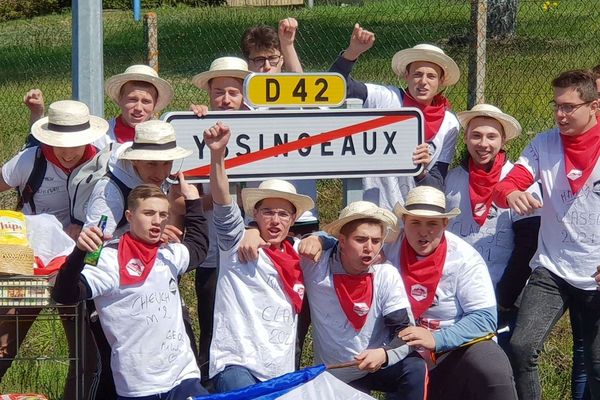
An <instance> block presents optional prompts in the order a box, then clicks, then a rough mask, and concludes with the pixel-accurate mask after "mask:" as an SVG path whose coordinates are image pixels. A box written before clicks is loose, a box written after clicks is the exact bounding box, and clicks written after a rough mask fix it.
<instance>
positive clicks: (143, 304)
mask: <svg viewBox="0 0 600 400" xmlns="http://www.w3.org/2000/svg"><path fill="white" fill-rule="evenodd" d="M188 265H189V252H188V250H187V248H186V247H185V246H184V245H182V244H169V245H163V246H162V247H161V248H160V249H159V251H158V255H157V257H156V261H155V264H154V267H153V268H152V271H150V274H148V277H147V278H146V281H145V282H144V283H143V284H136V285H128V286H121V285H120V278H119V266H118V260H117V241H112V242H108V243H107V244H106V245H105V247H104V248H103V249H102V253H101V255H100V259H99V261H98V265H97V266H95V267H94V266H90V265H86V266H85V268H84V269H83V272H82V275H83V276H84V277H85V278H86V280H87V283H88V284H89V286H90V288H91V291H92V298H93V299H94V302H95V304H96V309H97V310H98V315H99V317H100V321H101V323H102V329H103V330H104V334H105V335H106V339H107V340H108V343H109V344H110V347H111V367H112V371H113V377H114V380H115V386H116V390H117V393H118V394H119V395H120V396H125V397H142V396H149V395H151V394H156V393H164V392H168V391H169V390H171V389H172V388H173V387H175V386H177V385H178V384H179V383H181V381H183V380H185V379H191V378H198V379H199V378H200V371H199V370H198V366H197V364H196V359H195V357H194V353H193V352H192V349H191V346H190V341H189V338H188V335H187V334H186V331H185V326H184V324H183V317H182V312H181V299H180V295H179V289H178V286H177V279H178V277H179V276H180V275H182V274H183V273H184V272H185V271H186V270H187V268H188Z"/></svg>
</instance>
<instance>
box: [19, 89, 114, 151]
mask: <svg viewBox="0 0 600 400" xmlns="http://www.w3.org/2000/svg"><path fill="white" fill-rule="evenodd" d="M107 131H108V122H106V121H105V120H104V119H102V118H100V117H96V116H94V115H90V109H89V108H88V106H86V105H85V104H84V103H82V102H79V101H75V100H61V101H55V102H54V103H52V104H50V107H48V116H47V117H44V118H42V119H39V120H37V121H36V122H35V123H34V124H33V125H32V126H31V134H32V135H33V137H34V138H36V139H37V140H39V141H40V142H42V143H44V144H47V145H49V146H56V147H77V146H84V145H86V144H89V143H92V142H94V141H96V140H98V139H100V138H101V137H102V136H104V135H105V134H106V132H107Z"/></svg>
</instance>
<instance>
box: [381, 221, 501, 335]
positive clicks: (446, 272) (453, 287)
mask: <svg viewBox="0 0 600 400" xmlns="http://www.w3.org/2000/svg"><path fill="white" fill-rule="evenodd" d="M445 235H446V241H447V245H448V248H447V251H446V261H445V263H444V269H443V270H442V277H441V278H440V282H439V284H438V286H437V289H436V291H435V297H434V300H433V303H432V305H431V307H429V309H428V310H427V311H425V312H424V313H423V314H422V315H421V320H424V321H428V322H430V323H431V325H432V326H436V325H437V326H438V327H439V328H445V327H448V326H452V325H454V324H455V323H456V322H457V321H459V320H460V319H461V318H462V317H463V315H464V314H467V313H469V312H472V311H476V310H481V309H484V308H490V307H496V297H495V296H494V287H493V285H492V280H491V279H490V274H489V272H488V269H487V266H486V265H485V262H484V261H483V259H482V258H481V256H480V255H479V253H478V252H477V250H475V249H474V248H473V247H471V245H469V244H468V243H467V242H465V241H464V240H462V239H461V238H459V237H458V236H456V235H455V234H453V233H451V232H448V231H446V232H445ZM403 237H404V235H400V236H399V237H398V239H397V240H396V241H395V242H394V243H391V244H388V245H385V246H384V250H385V255H386V257H387V259H388V261H389V262H391V263H392V264H393V265H398V266H399V265H400V245H401V243H402V238H403ZM411 291H412V288H410V287H406V293H407V295H408V296H411Z"/></svg>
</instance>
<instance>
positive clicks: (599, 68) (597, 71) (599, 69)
mask: <svg viewBox="0 0 600 400" xmlns="http://www.w3.org/2000/svg"><path fill="white" fill-rule="evenodd" d="M592 73H593V74H594V78H596V79H600V64H598V65H596V66H595V67H594V68H592Z"/></svg>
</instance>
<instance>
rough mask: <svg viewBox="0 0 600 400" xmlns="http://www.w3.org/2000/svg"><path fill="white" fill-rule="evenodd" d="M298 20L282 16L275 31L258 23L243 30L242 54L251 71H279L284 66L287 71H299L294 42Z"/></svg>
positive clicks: (300, 68) (299, 65)
mask: <svg viewBox="0 0 600 400" xmlns="http://www.w3.org/2000/svg"><path fill="white" fill-rule="evenodd" d="M297 30H298V21H296V19H294V18H285V19H282V20H281V21H279V29H278V31H276V30H275V29H273V28H271V27H270V26H266V25H257V26H251V27H250V28H248V29H246V31H245V32H244V35H243V36H242V43H241V45H242V53H243V54H244V58H245V59H246V61H248V69H250V71H252V72H262V73H273V74H277V73H280V72H281V70H282V69H283V67H284V65H285V70H286V72H302V65H301V64H300V60H299V59H298V54H297V53H296V48H295V47H294V41H295V39H296V31H297Z"/></svg>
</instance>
